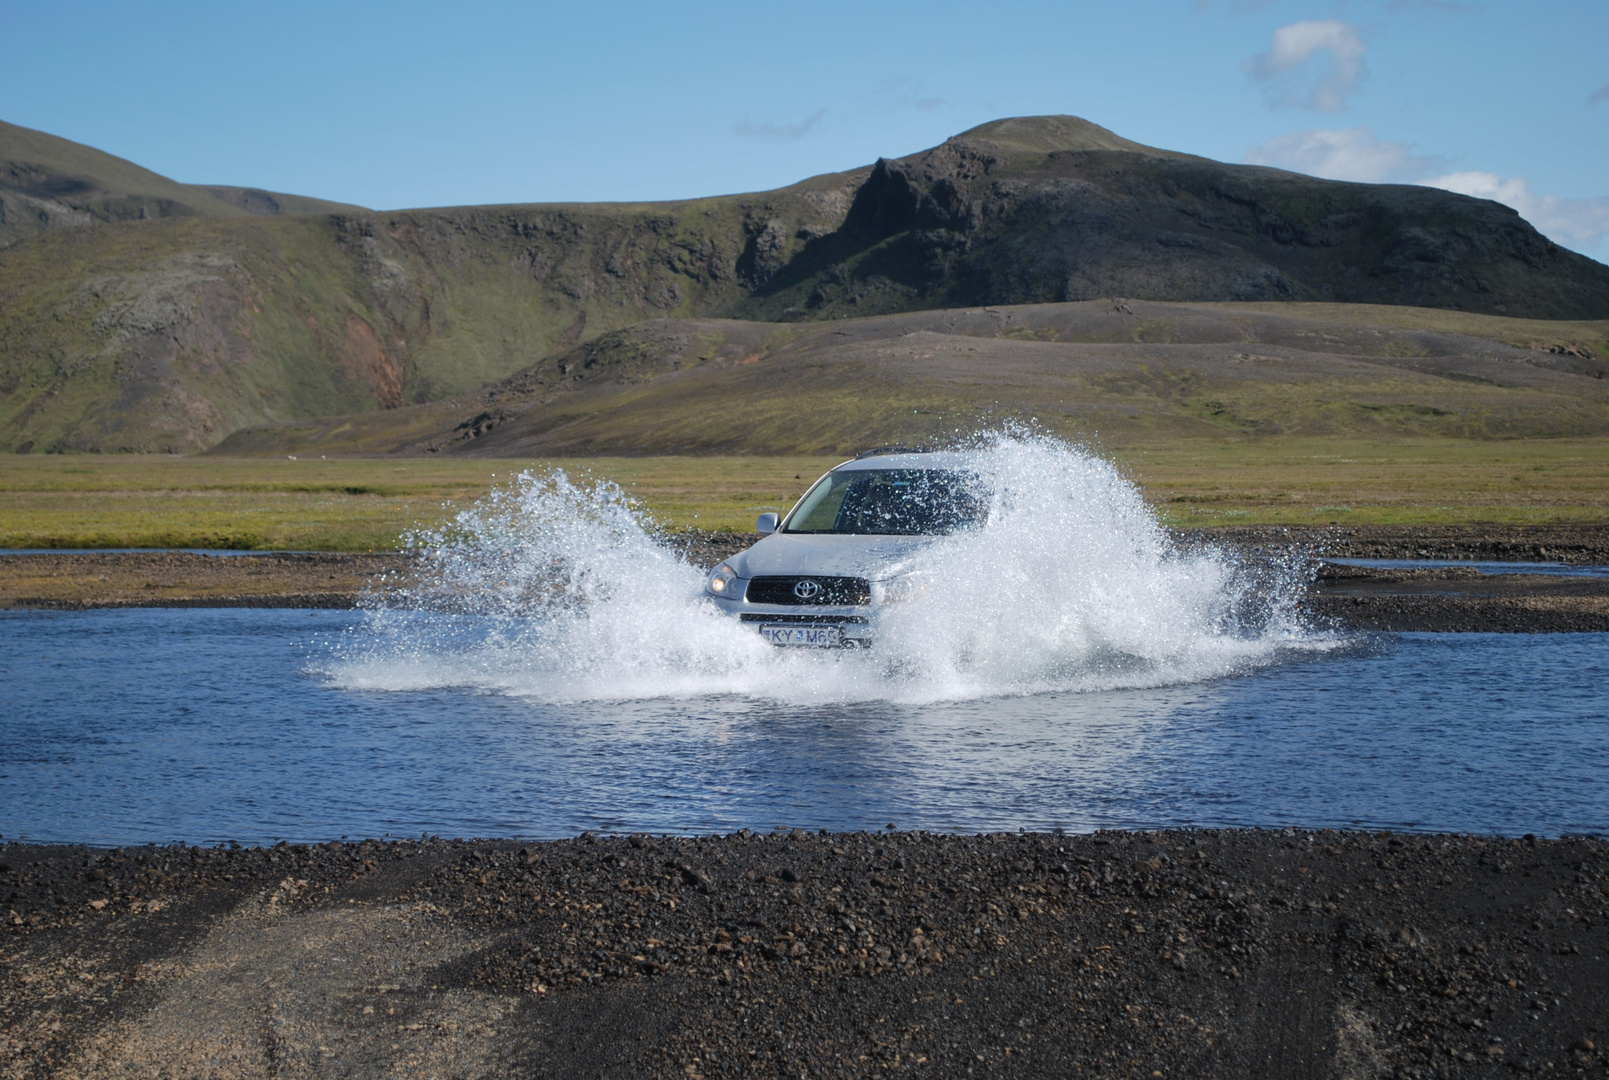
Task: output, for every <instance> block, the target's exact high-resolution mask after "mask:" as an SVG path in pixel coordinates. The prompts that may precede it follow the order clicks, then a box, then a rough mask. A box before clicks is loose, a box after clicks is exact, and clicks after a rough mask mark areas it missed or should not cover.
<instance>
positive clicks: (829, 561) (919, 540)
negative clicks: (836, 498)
mask: <svg viewBox="0 0 1609 1080" xmlns="http://www.w3.org/2000/svg"><path fill="white" fill-rule="evenodd" d="M937 539H938V537H935V536H841V535H834V534H823V533H772V534H771V535H770V536H767V537H766V538H765V539H763V540H761V541H760V542H759V543H758V544H755V545H754V546H753V547H751V548H749V549H748V550H747V551H741V552H739V553H738V554H736V555H734V556H732V557H731V558H730V559H727V560H726V564H727V565H728V566H730V567H731V568H732V569H733V570H734V571H736V572H737V576H738V577H742V578H753V577H766V576H770V575H773V574H774V575H784V574H821V575H823V576H832V577H864V578H869V579H871V580H873V581H880V580H882V579H884V578H889V577H893V576H894V575H895V574H898V573H899V572H900V571H901V570H903V569H904V568H905V564H907V563H908V562H909V561H910V559H911V557H912V556H913V555H915V554H916V553H917V552H919V551H921V550H922V549H923V548H926V547H929V546H930V545H932V543H933V542H934V541H935V540H937Z"/></svg>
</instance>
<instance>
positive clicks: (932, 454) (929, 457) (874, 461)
mask: <svg viewBox="0 0 1609 1080" xmlns="http://www.w3.org/2000/svg"><path fill="white" fill-rule="evenodd" d="M968 464H969V459H968V457H967V455H965V454H957V453H954V452H950V451H943V450H934V451H920V450H918V451H912V452H909V453H899V454H874V455H873V456H871V457H858V458H855V459H854V460H853V461H846V462H844V463H843V464H842V465H839V466H838V467H837V468H835V469H833V470H832V471H833V472H870V471H873V470H880V469H964V468H966V467H967V465H968Z"/></svg>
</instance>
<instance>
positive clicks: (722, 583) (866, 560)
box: [704, 447, 987, 648]
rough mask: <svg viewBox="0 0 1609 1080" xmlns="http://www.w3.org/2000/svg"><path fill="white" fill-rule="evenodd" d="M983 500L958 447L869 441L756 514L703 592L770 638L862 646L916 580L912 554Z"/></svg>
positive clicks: (976, 513) (968, 521)
mask: <svg viewBox="0 0 1609 1080" xmlns="http://www.w3.org/2000/svg"><path fill="white" fill-rule="evenodd" d="M986 505H987V503H986V500H985V498H984V497H983V492H982V490H981V485H980V482H979V480H978V478H977V477H976V475H974V474H973V473H971V472H970V471H969V470H968V468H967V463H966V459H965V458H964V457H963V456H962V455H960V454H950V453H934V452H927V451H918V450H909V449H905V448H901V447H890V448H884V449H879V450H869V451H867V452H866V453H864V454H861V455H860V456H859V457H857V458H855V459H854V460H853V461H846V462H844V463H843V464H842V465H839V466H838V467H837V468H835V469H833V470H832V471H831V472H829V473H827V475H825V476H823V477H822V478H821V479H820V480H817V481H816V482H815V483H814V484H812V485H811V487H810V490H808V491H806V492H805V494H804V497H803V498H801V499H800V500H799V502H798V503H797V504H796V505H795V506H794V508H793V509H792V510H790V511H788V514H787V516H786V517H784V518H782V519H781V520H780V521H779V520H778V519H777V515H776V514H761V515H760V519H759V521H758V522H757V523H756V526H757V528H758V530H759V532H760V533H762V534H763V536H762V538H761V539H760V541H759V542H758V543H756V544H755V545H754V546H752V547H750V548H748V549H747V550H745V551H741V552H739V553H738V554H736V555H734V556H732V557H731V558H730V559H727V560H726V561H725V562H723V563H722V564H721V565H720V566H718V567H716V568H715V570H714V571H713V572H712V573H711V574H710V576H709V579H708V581H707V582H706V583H705V586H704V592H705V594H706V595H707V596H709V597H710V598H711V599H712V600H714V601H715V603H716V604H717V605H718V606H719V607H720V608H721V610H722V611H725V612H726V613H728V614H730V615H733V616H735V617H737V618H738V619H741V620H742V621H743V623H744V624H746V625H750V626H753V627H754V629H755V630H756V631H757V632H758V633H759V634H761V635H762V636H763V637H764V638H765V639H766V640H767V641H769V642H771V643H772V644H773V645H779V646H804V647H813V648H866V647H867V646H869V645H870V644H871V642H872V637H873V634H874V631H875V629H876V624H877V617H878V614H879V612H880V610H881V609H882V607H883V606H884V605H886V604H889V603H894V602H897V601H898V600H900V599H902V598H904V597H905V596H907V595H909V593H910V592H911V591H912V590H913V589H915V588H918V587H919V583H918V582H917V581H915V580H914V579H913V578H911V577H909V576H907V574H906V571H907V570H908V568H909V563H910V561H911V559H912V557H913V556H915V555H916V554H917V553H918V552H919V551H921V550H922V549H923V548H924V547H926V546H928V545H929V544H931V543H933V541H934V539H935V538H936V537H940V536H945V535H948V534H951V533H955V532H958V531H961V530H965V529H972V528H977V527H979V526H980V525H981V524H982V522H983V519H984V515H985V513H986Z"/></svg>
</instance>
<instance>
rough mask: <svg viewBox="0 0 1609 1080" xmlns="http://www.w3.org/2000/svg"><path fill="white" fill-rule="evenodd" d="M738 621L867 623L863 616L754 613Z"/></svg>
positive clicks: (848, 624)
mask: <svg viewBox="0 0 1609 1080" xmlns="http://www.w3.org/2000/svg"><path fill="white" fill-rule="evenodd" d="M738 619H739V621H741V622H752V623H805V624H807V625H814V624H816V623H831V624H836V625H838V626H865V625H866V622H867V620H866V616H864V615H764V614H761V613H759V612H754V611H745V612H744V613H743V614H742V615H739V616H738Z"/></svg>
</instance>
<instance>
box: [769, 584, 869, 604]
mask: <svg viewBox="0 0 1609 1080" xmlns="http://www.w3.org/2000/svg"><path fill="white" fill-rule="evenodd" d="M805 581H808V582H813V583H814V584H815V586H816V590H815V595H813V596H800V595H799V592H798V591H797V586H798V585H799V583H800V582H805ZM744 598H745V599H746V600H748V602H749V603H751V604H785V605H787V606H789V607H798V606H800V605H815V604H869V603H871V599H872V585H871V582H869V581H867V580H866V579H865V578H858V577H757V578H754V579H753V580H751V581H750V582H749V591H748V592H747V593H745V594H744Z"/></svg>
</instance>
